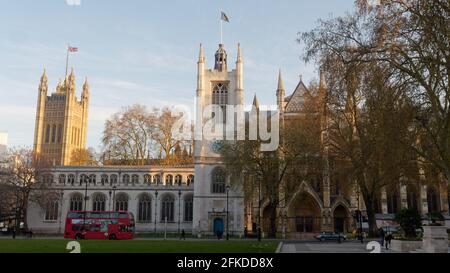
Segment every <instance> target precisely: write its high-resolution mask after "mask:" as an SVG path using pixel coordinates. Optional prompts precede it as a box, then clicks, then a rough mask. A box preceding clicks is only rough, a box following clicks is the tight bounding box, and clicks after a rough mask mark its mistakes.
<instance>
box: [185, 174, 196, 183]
mask: <svg viewBox="0 0 450 273" xmlns="http://www.w3.org/2000/svg"><path fill="white" fill-rule="evenodd" d="M186 183H187V185H188V186H189V185H191V184H193V183H194V176H193V175H192V174H190V175H188V177H187V181H186Z"/></svg>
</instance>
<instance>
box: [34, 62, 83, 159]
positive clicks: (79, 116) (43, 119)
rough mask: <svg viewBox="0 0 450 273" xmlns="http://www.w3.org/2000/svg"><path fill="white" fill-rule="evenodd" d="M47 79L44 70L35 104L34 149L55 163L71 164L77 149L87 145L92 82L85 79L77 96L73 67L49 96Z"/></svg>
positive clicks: (39, 154)
mask: <svg viewBox="0 0 450 273" xmlns="http://www.w3.org/2000/svg"><path fill="white" fill-rule="evenodd" d="M47 80H48V79H47V75H46V73H45V71H44V74H43V75H42V77H41V82H40V85H39V93H38V101H37V108H36V123H35V127H36V128H35V133H34V151H35V153H36V154H37V155H38V156H41V157H43V158H46V159H47V160H49V161H50V162H52V163H53V165H68V164H70V160H71V156H72V152H73V151H74V150H76V149H85V148H86V131H87V121H88V105H89V84H88V82H87V79H86V81H85V82H84V84H83V92H82V93H81V100H78V99H77V97H76V95H75V92H76V86H75V74H74V72H73V70H72V72H71V73H70V75H69V76H68V77H66V79H65V80H64V82H61V81H59V83H58V85H57V87H56V91H55V92H54V93H52V94H51V95H50V96H48V95H47V93H48V82H47Z"/></svg>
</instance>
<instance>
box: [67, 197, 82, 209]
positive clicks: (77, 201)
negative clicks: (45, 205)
mask: <svg viewBox="0 0 450 273" xmlns="http://www.w3.org/2000/svg"><path fill="white" fill-rule="evenodd" d="M69 208H70V210H71V211H81V210H83V195H81V193H74V194H72V196H71V197H70V206H69Z"/></svg>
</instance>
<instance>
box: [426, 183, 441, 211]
mask: <svg viewBox="0 0 450 273" xmlns="http://www.w3.org/2000/svg"><path fill="white" fill-rule="evenodd" d="M427 201H428V212H436V211H439V210H440V209H439V194H438V192H437V190H436V187H435V186H428V187H427Z"/></svg>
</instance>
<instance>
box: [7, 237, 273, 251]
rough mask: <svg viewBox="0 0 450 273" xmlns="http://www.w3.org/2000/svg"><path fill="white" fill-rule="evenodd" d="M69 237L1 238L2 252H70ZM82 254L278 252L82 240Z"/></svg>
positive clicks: (260, 247) (269, 245)
mask: <svg viewBox="0 0 450 273" xmlns="http://www.w3.org/2000/svg"><path fill="white" fill-rule="evenodd" d="M68 242H69V240H46V239H32V240H12V239H2V240H0V253H67V252H70V251H69V250H66V245H67V243H68ZM79 242H80V244H81V252H82V253H196V252H197V253H274V252H275V250H276V248H277V246H278V242H275V241H263V242H257V241H228V242H227V241H178V240H177V241H175V240H167V241H159V240H131V241H107V240H106V241H96V240H87V241H79Z"/></svg>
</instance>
